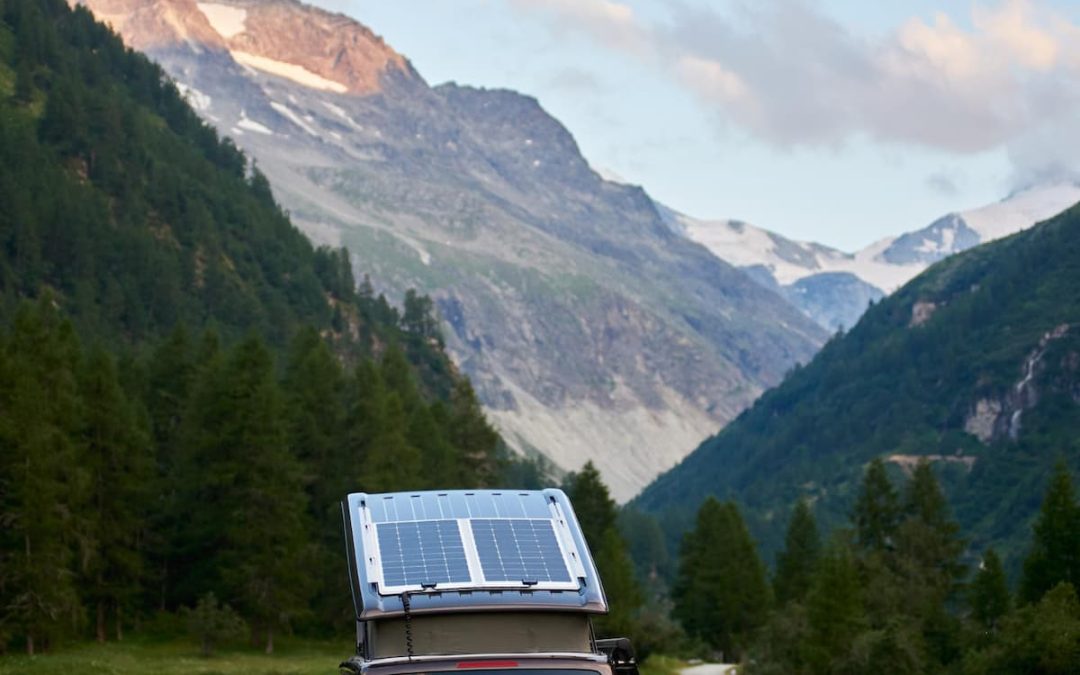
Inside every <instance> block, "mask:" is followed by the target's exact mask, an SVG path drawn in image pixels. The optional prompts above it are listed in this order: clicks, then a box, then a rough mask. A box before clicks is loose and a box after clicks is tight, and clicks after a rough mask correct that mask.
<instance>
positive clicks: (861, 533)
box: [852, 457, 900, 551]
mask: <svg viewBox="0 0 1080 675" xmlns="http://www.w3.org/2000/svg"><path fill="white" fill-rule="evenodd" d="M852 520H853V521H854V524H855V540H856V542H857V543H858V544H859V546H861V547H862V548H863V549H865V550H868V551H884V550H885V549H886V548H889V547H891V546H892V545H893V537H894V535H895V534H896V527H897V525H898V524H899V521H900V501H899V497H898V496H897V494H896V489H895V488H894V487H893V485H892V481H890V480H889V475H888V473H887V472H886V471H885V463H884V462H883V461H881V458H879V457H878V458H874V460H873V461H871V462H870V464H869V465H868V466H867V467H866V472H865V473H864V474H863V481H862V486H861V487H860V489H859V496H858V499H857V500H856V502H855V510H854V513H853V514H852Z"/></svg>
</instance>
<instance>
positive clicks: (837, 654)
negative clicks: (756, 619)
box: [806, 540, 866, 673]
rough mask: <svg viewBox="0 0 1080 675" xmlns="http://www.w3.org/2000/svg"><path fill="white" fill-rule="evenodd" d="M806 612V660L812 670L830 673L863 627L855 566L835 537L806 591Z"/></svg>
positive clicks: (860, 596) (845, 546)
mask: <svg viewBox="0 0 1080 675" xmlns="http://www.w3.org/2000/svg"><path fill="white" fill-rule="evenodd" d="M806 611H807V619H808V622H809V627H810V631H809V632H810V636H809V639H808V645H807V654H808V660H809V661H810V662H811V664H812V665H813V667H814V672H817V673H829V672H833V671H834V670H835V663H836V662H837V661H838V660H841V659H843V658H844V657H845V656H846V655H847V653H848V651H849V649H850V648H851V645H852V642H853V641H854V639H855V637H856V636H857V635H858V634H859V633H860V631H861V630H862V629H863V628H864V627H865V626H866V617H865V615H864V612H863V605H862V590H861V588H860V585H859V572H858V568H857V566H856V563H855V557H854V555H853V554H852V552H851V549H850V548H849V547H848V546H847V545H846V544H845V543H844V542H841V541H839V540H834V541H833V542H831V543H830V544H829V546H828V547H826V549H825V551H824V552H823V554H822V556H821V560H820V561H819V563H818V568H817V570H816V571H815V573H814V578H813V581H812V582H811V586H810V590H809V592H808V593H807V597H806Z"/></svg>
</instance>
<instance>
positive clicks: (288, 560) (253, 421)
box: [184, 338, 310, 653]
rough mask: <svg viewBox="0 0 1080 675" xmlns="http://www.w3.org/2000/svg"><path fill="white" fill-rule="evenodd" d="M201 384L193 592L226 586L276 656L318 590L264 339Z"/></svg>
mask: <svg viewBox="0 0 1080 675" xmlns="http://www.w3.org/2000/svg"><path fill="white" fill-rule="evenodd" d="M202 377H203V382H202V383H201V385H200V392H199V393H198V394H197V396H196V400H195V404H194V406H193V408H192V411H191V413H190V414H189V416H188V419H190V420H191V424H192V425H193V427H194V428H193V429H192V430H191V432H190V433H191V435H190V436H189V439H190V440H189V443H190V444H191V447H190V449H189V451H188V460H189V461H192V462H194V466H191V467H189V468H188V471H187V476H188V479H189V480H192V479H193V478H194V481H193V482H192V483H190V484H189V485H188V486H187V490H188V492H187V495H186V497H187V499H186V500H185V501H184V506H185V508H187V509H189V510H190V511H191V512H193V513H198V514H200V515H201V518H200V519H199V520H196V521H195V522H193V527H192V528H191V529H190V530H189V537H193V538H194V539H195V546H196V547H200V546H201V548H202V551H201V554H202V556H204V562H203V564H202V565H200V566H198V567H197V568H195V569H193V571H192V572H191V573H192V574H195V575H196V576H197V577H198V580H196V581H195V582H192V583H189V585H188V588H190V589H199V591H200V592H199V593H198V595H201V594H202V592H205V591H206V590H214V588H213V586H217V587H219V588H221V589H223V591H224V592H223V593H222V595H224V596H225V597H227V598H229V599H230V600H231V601H233V602H231V603H230V604H234V605H235V606H236V607H237V608H239V609H240V610H241V611H242V612H243V613H244V614H245V616H247V617H249V618H250V619H251V621H252V623H253V625H254V626H255V627H256V628H257V629H258V630H261V631H262V634H263V636H264V639H265V645H266V651H267V652H268V653H269V652H272V651H273V647H274V631H275V629H276V628H277V627H280V626H282V625H287V624H288V622H289V621H290V620H291V619H293V618H295V617H296V616H298V615H299V614H300V613H302V611H303V610H304V608H305V606H306V600H307V599H308V593H309V591H310V588H309V583H308V575H307V574H306V569H305V567H306V563H307V561H308V560H309V557H310V547H309V542H308V540H307V536H306V532H307V530H308V528H307V527H306V523H305V513H306V507H307V504H306V499H305V496H304V491H303V480H302V475H301V468H300V464H299V462H298V461H297V460H296V458H295V457H293V456H292V455H291V454H290V452H289V448H288V443H287V431H286V416H285V409H284V401H283V397H282V394H281V391H280V389H279V387H278V385H277V382H276V381H275V379H274V372H273V365H272V362H271V359H270V355H269V353H268V352H267V350H266V348H265V347H264V346H263V344H262V343H261V342H260V341H259V340H258V339H256V338H248V339H247V340H245V341H244V342H242V343H240V344H239V345H237V346H236V347H235V348H234V349H233V350H232V351H231V352H230V354H229V356H228V359H227V360H225V361H224V362H223V363H222V364H221V365H220V366H214V367H209V368H205V369H204V371H203V376H202ZM193 474H194V476H193ZM189 541H190V539H189ZM215 578H216V581H214V579H215ZM200 581H201V583H200ZM207 583H212V584H213V586H211V587H209V588H207V587H206V585H207Z"/></svg>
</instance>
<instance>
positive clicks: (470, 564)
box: [341, 489, 637, 675]
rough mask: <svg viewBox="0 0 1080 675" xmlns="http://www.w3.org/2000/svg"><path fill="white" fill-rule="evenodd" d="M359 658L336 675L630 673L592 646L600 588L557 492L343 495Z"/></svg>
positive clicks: (620, 651)
mask: <svg viewBox="0 0 1080 675" xmlns="http://www.w3.org/2000/svg"><path fill="white" fill-rule="evenodd" d="M342 511H343V514H344V520H345V541H346V555H347V557H348V561H349V580H350V584H351V586H352V597H353V604H354V607H355V610H356V653H355V655H354V656H352V657H351V658H349V659H348V660H347V661H345V662H344V663H342V664H341V669H342V672H343V673H349V674H356V675H359V674H364V675H399V674H402V675H404V674H406V673H431V674H438V675H447V674H451V673H453V674H460V673H461V672H462V671H483V673H481V675H495V673H498V675H637V666H636V663H635V661H634V656H633V649H632V648H631V646H630V642H629V640H626V639H622V638H619V639H612V640H597V639H596V638H595V636H594V635H593V630H592V622H591V618H592V617H593V616H594V615H597V614H603V613H606V612H607V611H608V605H607V600H606V599H605V597H604V589H603V586H602V585H601V584H600V577H599V575H598V574H597V571H596V565H595V564H594V563H593V559H592V555H591V554H590V553H589V548H588V546H587V545H586V543H585V537H584V536H583V534H582V532H581V526H580V525H579V524H578V521H577V518H576V516H575V515H574V509H573V507H571V505H570V501H569V500H568V499H567V497H566V494H565V493H563V491H562V490H555V489H551V490H524V491H509V490H458V491H445V492H436V491H432V492H394V493H385V494H365V493H362V492H361V493H355V494H350V495H349V496H348V497H347V498H346V499H345V500H344V501H343V502H342Z"/></svg>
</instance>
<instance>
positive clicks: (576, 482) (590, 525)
mask: <svg viewBox="0 0 1080 675" xmlns="http://www.w3.org/2000/svg"><path fill="white" fill-rule="evenodd" d="M566 493H567V496H568V497H569V498H570V503H571V504H573V505H574V515H576V516H577V520H578V523H579V524H580V525H581V531H582V533H583V534H584V535H585V541H586V542H587V543H588V544H589V548H590V549H594V550H599V548H600V542H601V541H602V540H603V538H604V536H605V535H606V534H607V532H608V531H609V530H612V529H614V528H615V525H616V518H617V516H618V510H617V509H616V506H615V500H614V499H612V498H611V493H610V492H609V491H608V488H607V486H606V485H604V481H603V479H602V478H600V471H599V470H598V469H597V468H596V465H595V464H593V463H592V462H591V461H590V462H586V463H585V466H583V467H582V468H581V471H579V472H577V473H575V474H573V475H572V476H571V477H570V479H569V480H568V481H567V485H566Z"/></svg>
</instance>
